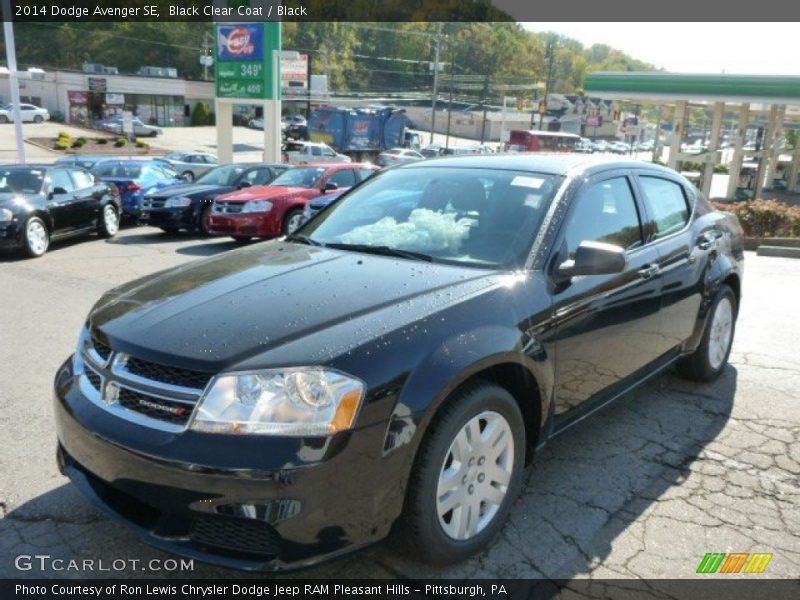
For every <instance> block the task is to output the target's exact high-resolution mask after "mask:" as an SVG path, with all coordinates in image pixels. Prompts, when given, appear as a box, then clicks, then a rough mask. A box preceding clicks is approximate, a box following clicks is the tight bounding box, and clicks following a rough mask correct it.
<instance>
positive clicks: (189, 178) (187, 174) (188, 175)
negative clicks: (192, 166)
mask: <svg viewBox="0 0 800 600" xmlns="http://www.w3.org/2000/svg"><path fill="white" fill-rule="evenodd" d="M181 179H183V180H184V181H188V182H192V181H194V173H192V172H191V171H184V172H183V173H181Z"/></svg>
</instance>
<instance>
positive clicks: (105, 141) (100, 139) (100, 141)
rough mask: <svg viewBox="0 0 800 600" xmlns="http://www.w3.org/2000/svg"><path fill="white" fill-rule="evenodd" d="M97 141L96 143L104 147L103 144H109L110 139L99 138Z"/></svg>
mask: <svg viewBox="0 0 800 600" xmlns="http://www.w3.org/2000/svg"><path fill="white" fill-rule="evenodd" d="M95 141H96V142H97V143H98V144H101V145H102V144H107V143H108V138H97V139H96V140H95Z"/></svg>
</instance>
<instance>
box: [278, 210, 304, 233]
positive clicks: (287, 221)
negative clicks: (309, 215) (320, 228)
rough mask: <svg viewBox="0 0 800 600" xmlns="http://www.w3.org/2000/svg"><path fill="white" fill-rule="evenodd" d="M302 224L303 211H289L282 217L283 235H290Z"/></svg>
mask: <svg viewBox="0 0 800 600" xmlns="http://www.w3.org/2000/svg"><path fill="white" fill-rule="evenodd" d="M302 224H303V211H302V210H299V209H296V208H295V209H294V210H290V211H289V212H287V213H286V216H285V217H283V228H282V231H283V235H292V234H293V233H294V232H295V231H297V229H298V228H299V227H300V225H302Z"/></svg>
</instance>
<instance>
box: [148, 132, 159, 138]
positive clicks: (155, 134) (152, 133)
mask: <svg viewBox="0 0 800 600" xmlns="http://www.w3.org/2000/svg"><path fill="white" fill-rule="evenodd" d="M156 136H158V131H151V132H150V137H156Z"/></svg>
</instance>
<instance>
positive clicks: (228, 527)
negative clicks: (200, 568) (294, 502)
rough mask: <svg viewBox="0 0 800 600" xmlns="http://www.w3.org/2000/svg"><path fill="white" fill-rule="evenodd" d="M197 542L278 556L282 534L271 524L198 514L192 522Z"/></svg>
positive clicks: (191, 533)
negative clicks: (199, 515) (200, 515)
mask: <svg viewBox="0 0 800 600" xmlns="http://www.w3.org/2000/svg"><path fill="white" fill-rule="evenodd" d="M189 535H190V537H191V539H192V541H193V542H195V543H197V544H203V545H207V546H213V547H215V548H223V549H226V550H234V551H238V552H248V553H252V554H265V555H268V556H277V555H278V551H279V547H280V536H279V535H278V533H277V532H276V531H275V530H274V529H273V528H272V527H270V526H269V525H268V524H266V523H263V522H261V521H254V520H248V519H225V518H219V517H198V518H195V520H194V522H193V523H192V529H191V532H190V534H189Z"/></svg>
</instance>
